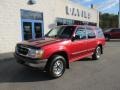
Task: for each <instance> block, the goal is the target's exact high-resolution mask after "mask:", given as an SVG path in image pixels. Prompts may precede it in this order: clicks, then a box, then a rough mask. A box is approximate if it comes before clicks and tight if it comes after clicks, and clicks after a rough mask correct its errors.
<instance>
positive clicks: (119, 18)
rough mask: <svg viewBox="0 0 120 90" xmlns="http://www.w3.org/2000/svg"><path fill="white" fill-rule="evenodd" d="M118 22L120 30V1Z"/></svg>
mask: <svg viewBox="0 0 120 90" xmlns="http://www.w3.org/2000/svg"><path fill="white" fill-rule="evenodd" d="M118 20H119V25H118V27H119V28H120V0H119V13H118Z"/></svg>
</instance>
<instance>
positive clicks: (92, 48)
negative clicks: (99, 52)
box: [72, 48, 95, 55]
mask: <svg viewBox="0 0 120 90" xmlns="http://www.w3.org/2000/svg"><path fill="white" fill-rule="evenodd" d="M91 50H95V48H91V49H87V50H83V51H80V52H74V53H72V55H75V54H80V53H83V52H86V51H91Z"/></svg>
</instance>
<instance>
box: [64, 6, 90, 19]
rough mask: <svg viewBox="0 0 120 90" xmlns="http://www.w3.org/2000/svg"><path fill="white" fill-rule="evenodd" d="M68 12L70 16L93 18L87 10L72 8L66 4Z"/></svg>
mask: <svg viewBox="0 0 120 90" xmlns="http://www.w3.org/2000/svg"><path fill="white" fill-rule="evenodd" d="M66 14H67V15H70V16H76V17H81V18H86V19H90V18H91V15H90V13H89V12H87V11H85V10H80V9H78V8H71V7H68V6H66Z"/></svg>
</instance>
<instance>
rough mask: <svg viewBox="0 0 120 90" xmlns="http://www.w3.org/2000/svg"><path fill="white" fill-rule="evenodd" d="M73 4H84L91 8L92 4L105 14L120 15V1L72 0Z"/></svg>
mask: <svg viewBox="0 0 120 90" xmlns="http://www.w3.org/2000/svg"><path fill="white" fill-rule="evenodd" d="M71 1H73V2H76V3H79V4H82V5H84V6H87V7H90V5H91V4H93V5H95V7H96V8H97V9H98V10H99V11H101V12H103V13H113V14H118V10H119V4H118V3H119V0H71Z"/></svg>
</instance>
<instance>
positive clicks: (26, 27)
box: [0, 0, 99, 53]
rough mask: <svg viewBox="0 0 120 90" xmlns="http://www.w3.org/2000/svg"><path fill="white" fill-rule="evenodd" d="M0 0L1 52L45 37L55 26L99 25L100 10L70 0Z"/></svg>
mask: <svg viewBox="0 0 120 90" xmlns="http://www.w3.org/2000/svg"><path fill="white" fill-rule="evenodd" d="M27 2H28V0H0V53H6V52H13V51H14V48H15V45H16V43H17V42H20V41H22V40H28V39H35V38H39V37H42V36H43V35H44V34H45V33H47V32H48V30H50V28H51V27H53V26H55V25H62V24H85V22H88V24H89V25H94V26H95V25H99V13H98V12H97V11H96V10H95V9H90V8H85V7H83V6H81V5H79V4H75V3H73V2H71V1H70V0H36V4H33V5H29V4H28V3H27Z"/></svg>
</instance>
